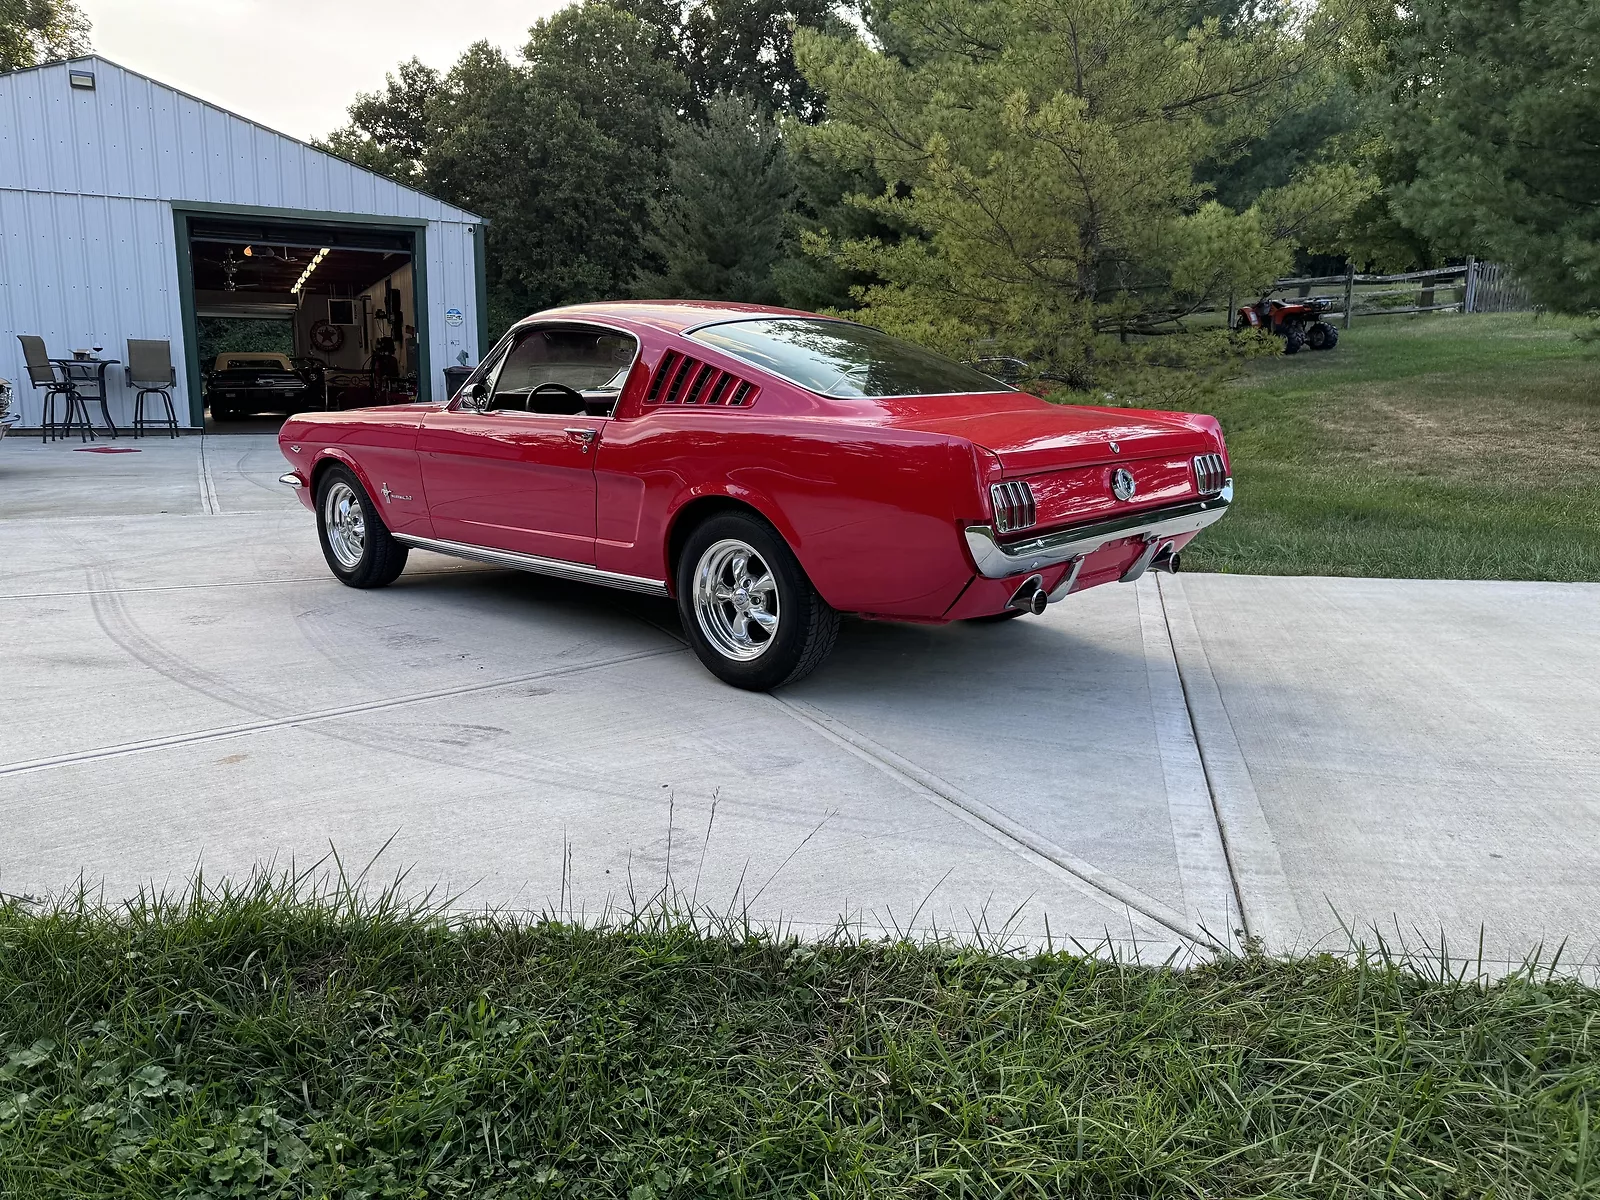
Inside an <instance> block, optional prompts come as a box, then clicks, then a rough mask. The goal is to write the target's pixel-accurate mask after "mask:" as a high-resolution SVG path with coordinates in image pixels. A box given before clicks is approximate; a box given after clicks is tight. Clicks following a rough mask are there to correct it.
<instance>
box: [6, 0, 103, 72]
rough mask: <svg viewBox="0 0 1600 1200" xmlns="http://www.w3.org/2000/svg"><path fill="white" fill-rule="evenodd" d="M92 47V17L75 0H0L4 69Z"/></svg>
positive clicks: (84, 51)
mask: <svg viewBox="0 0 1600 1200" xmlns="http://www.w3.org/2000/svg"><path fill="white" fill-rule="evenodd" d="M88 49H89V18H88V17H86V16H84V15H83V10H82V9H80V8H79V7H78V5H77V4H76V3H75V0H0V71H15V70H17V69H18V68H19V67H32V66H35V65H37V64H39V63H41V62H48V61H50V60H51V59H57V58H70V57H72V56H73V55H75V54H84V53H86V52H87V51H88Z"/></svg>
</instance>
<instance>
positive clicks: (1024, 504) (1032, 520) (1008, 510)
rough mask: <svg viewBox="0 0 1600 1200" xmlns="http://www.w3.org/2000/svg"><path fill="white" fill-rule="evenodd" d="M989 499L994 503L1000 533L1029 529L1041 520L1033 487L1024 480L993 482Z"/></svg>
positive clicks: (995, 517)
mask: <svg viewBox="0 0 1600 1200" xmlns="http://www.w3.org/2000/svg"><path fill="white" fill-rule="evenodd" d="M989 500H990V502H991V503H992V504H993V505H994V527H995V529H996V530H997V531H998V532H1000V533H1011V532H1012V531H1014V530H1017V529H1028V528H1031V527H1032V526H1033V525H1034V524H1036V523H1037V522H1038V520H1039V510H1038V508H1037V507H1036V506H1035V505H1034V502H1033V489H1032V488H1031V487H1029V486H1028V485H1027V483H1026V482H1025V481H1023V480H1020V479H1019V480H1014V481H1012V482H1010V483H996V484H991V485H990V487H989Z"/></svg>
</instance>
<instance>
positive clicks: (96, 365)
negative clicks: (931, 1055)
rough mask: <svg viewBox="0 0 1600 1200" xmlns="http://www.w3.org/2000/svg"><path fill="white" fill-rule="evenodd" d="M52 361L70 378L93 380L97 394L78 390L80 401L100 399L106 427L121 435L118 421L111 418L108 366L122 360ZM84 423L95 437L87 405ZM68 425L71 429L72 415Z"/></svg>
mask: <svg viewBox="0 0 1600 1200" xmlns="http://www.w3.org/2000/svg"><path fill="white" fill-rule="evenodd" d="M50 361H51V362H53V363H55V365H56V366H58V367H60V368H61V373H62V374H63V375H65V376H66V377H67V378H68V379H73V380H78V379H81V380H83V382H84V383H89V382H91V381H92V382H93V383H94V385H95V389H96V391H95V394H94V395H92V396H91V395H86V394H85V393H83V392H78V393H77V398H78V402H79V403H83V402H84V401H88V400H98V401H99V402H100V415H101V416H102V417H104V418H105V422H106V427H107V428H108V429H110V430H111V436H112V437H118V436H120V435H119V434H118V433H117V424H116V422H115V421H113V420H112V419H111V406H110V405H109V404H107V403H106V368H107V367H114V366H116V365H118V364H119V363H120V362H121V361H122V360H121V359H117V358H52V359H51V360H50ZM83 423H84V426H85V428H87V429H88V430H89V436H90V437H91V438H93V437H94V429H93V428H92V427H91V426H90V425H89V410H88V408H87V407H85V408H84V417H83ZM67 427H68V429H69V430H70V429H71V427H72V418H71V417H70V415H69V416H68V418H67Z"/></svg>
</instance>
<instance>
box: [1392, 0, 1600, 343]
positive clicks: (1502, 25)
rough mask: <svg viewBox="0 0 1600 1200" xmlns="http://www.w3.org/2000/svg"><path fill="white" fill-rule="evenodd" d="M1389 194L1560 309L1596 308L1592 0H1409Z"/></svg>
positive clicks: (1414, 219) (1397, 52)
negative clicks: (1396, 170)
mask: <svg viewBox="0 0 1600 1200" xmlns="http://www.w3.org/2000/svg"><path fill="white" fill-rule="evenodd" d="M1403 12H1404V16H1405V20H1404V23H1403V27H1402V33H1401V36H1400V37H1399V38H1397V39H1396V41H1395V43H1394V47H1393V54H1394V59H1393V75H1392V77H1391V85H1392V87H1393V89H1394V90H1393V99H1394V106H1393V109H1392V110H1391V111H1392V122H1391V133H1392V135H1393V137H1394V141H1395V144H1396V146H1397V148H1398V151H1399V153H1400V154H1401V155H1402V156H1403V157H1404V158H1405V159H1406V160H1407V161H1408V162H1409V163H1412V164H1414V167H1413V173H1412V175H1411V178H1410V179H1409V180H1407V181H1405V182H1402V183H1400V184H1398V185H1397V186H1395V187H1393V188H1392V192H1393V201H1392V204H1393V207H1394V210H1395V211H1396V213H1397V214H1398V215H1399V217H1400V219H1401V221H1402V222H1404V223H1405V224H1406V225H1407V226H1409V227H1410V228H1411V229H1413V230H1415V231H1417V232H1419V233H1421V234H1423V235H1424V236H1425V237H1427V238H1429V239H1431V240H1432V241H1433V242H1434V243H1435V245H1437V246H1438V247H1439V248H1440V249H1441V250H1443V251H1444V252H1445V253H1449V254H1457V255H1466V254H1476V255H1478V256H1480V257H1493V258H1499V259H1501V260H1503V261H1509V262H1511V263H1513V264H1515V266H1516V268H1517V271H1518V273H1519V274H1520V275H1521V277H1522V279H1523V281H1524V282H1525V283H1526V284H1527V285H1528V286H1529V288H1530V289H1531V290H1532V291H1533V293H1534V295H1535V296H1537V297H1538V298H1539V299H1540V300H1541V301H1542V302H1543V303H1545V304H1546V305H1548V306H1549V307H1550V308H1552V309H1554V310H1556V311H1558V312H1573V313H1584V312H1589V311H1592V310H1595V309H1600V84H1597V81H1596V79H1595V73H1596V71H1597V69H1600V4H1596V3H1595V2H1594V0H1408V3H1407V4H1406V5H1405V8H1404V10H1403Z"/></svg>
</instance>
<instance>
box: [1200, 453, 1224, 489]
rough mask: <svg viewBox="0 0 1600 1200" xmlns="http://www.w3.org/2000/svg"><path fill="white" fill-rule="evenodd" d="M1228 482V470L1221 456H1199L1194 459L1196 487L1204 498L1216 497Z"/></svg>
mask: <svg viewBox="0 0 1600 1200" xmlns="http://www.w3.org/2000/svg"><path fill="white" fill-rule="evenodd" d="M1227 482H1228V468H1227V466H1226V465H1224V463H1223V461H1222V455H1220V454H1197V455H1195V457H1194V485H1195V487H1196V488H1198V489H1199V491H1200V494H1201V495H1202V496H1215V495H1216V494H1217V493H1218V492H1220V491H1221V490H1222V488H1223V485H1224V484H1226V483H1227Z"/></svg>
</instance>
